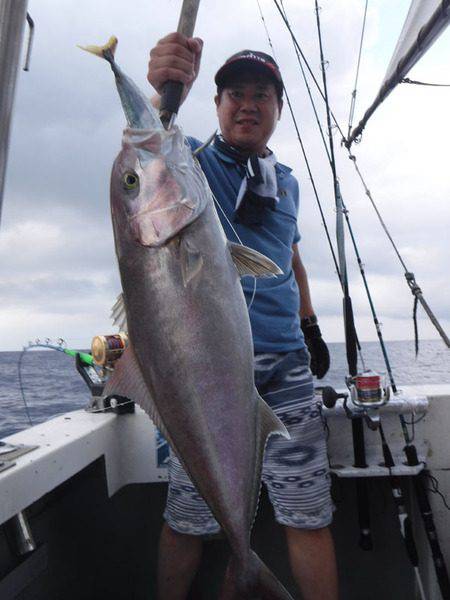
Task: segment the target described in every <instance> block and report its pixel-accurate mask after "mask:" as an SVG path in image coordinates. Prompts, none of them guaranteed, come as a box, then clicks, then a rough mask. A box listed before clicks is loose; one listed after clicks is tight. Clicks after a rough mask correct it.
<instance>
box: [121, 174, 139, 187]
mask: <svg viewBox="0 0 450 600" xmlns="http://www.w3.org/2000/svg"><path fill="white" fill-rule="evenodd" d="M122 184H123V187H124V188H125V189H126V190H135V189H136V188H137V187H138V185H139V177H138V176H137V175H136V173H134V172H133V171H127V172H126V173H125V174H124V175H123V176H122Z"/></svg>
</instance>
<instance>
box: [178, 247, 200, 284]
mask: <svg viewBox="0 0 450 600" xmlns="http://www.w3.org/2000/svg"><path fill="white" fill-rule="evenodd" d="M180 264H181V274H182V277H183V285H184V287H187V285H188V284H189V282H190V281H191V280H192V279H193V278H194V277H195V276H196V275H198V273H200V271H201V269H202V267H203V256H202V255H201V252H200V251H199V250H198V249H197V248H196V247H195V246H194V245H193V244H192V242H190V241H189V240H187V239H186V238H185V237H183V238H181V243H180Z"/></svg>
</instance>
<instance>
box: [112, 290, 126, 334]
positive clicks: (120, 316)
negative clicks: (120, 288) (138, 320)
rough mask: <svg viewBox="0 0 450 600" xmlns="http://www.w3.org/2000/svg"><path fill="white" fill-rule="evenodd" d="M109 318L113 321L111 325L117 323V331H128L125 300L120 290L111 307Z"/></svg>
mask: <svg viewBox="0 0 450 600" xmlns="http://www.w3.org/2000/svg"><path fill="white" fill-rule="evenodd" d="M111 319H112V321H113V325H117V327H118V328H119V331H123V332H124V333H128V323H127V313H126V310H125V302H124V299H123V293H122V292H121V293H120V294H119V295H118V296H117V300H116V301H115V303H114V306H113V307H112V309H111Z"/></svg>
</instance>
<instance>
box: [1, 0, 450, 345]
mask: <svg viewBox="0 0 450 600" xmlns="http://www.w3.org/2000/svg"><path fill="white" fill-rule="evenodd" d="M154 6H159V4H158V3H154ZM154 6H152V3H150V6H149V3H148V0H136V2H134V3H133V6H132V8H130V7H127V8H126V9H125V8H124V5H123V3H119V2H115V1H113V2H111V1H110V0H99V1H98V2H95V6H94V5H93V3H92V2H88V0H78V1H75V0H65V1H64V3H62V4H60V5H58V7H57V8H55V3H54V2H53V1H52V0H42V1H40V2H39V3H33V4H31V6H30V11H31V13H32V15H33V18H34V19H35V22H36V38H35V45H34V50H33V56H32V64H31V71H30V73H28V74H23V73H21V74H20V79H19V84H18V89H17V98H16V104H15V112H14V123H13V131H12V140H11V148H10V160H9V171H8V179H7V187H6V193H5V199H4V201H5V205H4V210H3V218H2V230H1V232H0V260H1V266H0V301H1V303H2V311H1V312H0V328H1V330H2V347H3V348H5V349H6V348H18V347H20V346H21V345H22V343H24V341H26V339H28V338H29V337H35V336H39V337H45V336H47V335H48V336H62V337H65V338H67V339H68V340H70V339H72V340H73V341H74V343H75V342H76V343H78V344H81V345H83V346H86V345H88V343H89V340H90V338H91V337H92V336H93V335H95V334H96V333H99V332H102V331H103V332H105V333H107V332H108V329H111V324H110V322H109V319H108V314H109V307H110V306H111V305H112V303H113V302H114V299H115V295H116V294H117V292H118V290H119V279H118V274H117V267H116V259H115V255H114V244H113V240H112V232H111V225H110V218H109V190H108V188H109V176H110V169H111V165H112V162H113V160H114V157H115V155H116V153H117V151H118V149H119V148H120V138H121V131H122V128H123V126H124V117H123V115H122V112H121V108H120V104H119V100H118V97H117V92H116V90H115V86H114V79H113V76H112V73H111V72H110V69H109V66H108V65H107V64H106V63H105V62H103V63H102V62H101V61H100V60H99V59H96V58H95V57H92V56H89V55H87V54H86V53H83V52H82V51H81V50H79V49H78V48H76V44H90V43H104V42H105V41H106V40H107V39H108V37H109V36H110V35H111V34H116V35H117V36H118V37H119V47H118V50H117V60H118V62H119V64H120V65H121V66H122V68H123V69H124V70H125V71H126V72H127V73H128V74H129V75H130V76H131V77H133V78H134V79H135V80H136V82H137V83H138V85H140V86H141V87H142V89H144V90H146V91H147V92H148V94H149V95H151V94H152V90H151V89H150V87H149V85H148V84H147V82H146V69H147V66H146V65H147V60H148V51H149V49H150V47H151V46H152V45H153V44H154V43H155V42H156V41H157V40H158V39H159V38H160V37H162V36H163V35H165V33H166V32H169V31H171V30H173V29H174V28H175V27H176V22H177V18H178V11H179V8H180V6H181V0H171V1H170V2H166V3H164V6H165V10H159V9H158V10H156V9H155V8H154ZM261 6H262V8H263V10H264V13H265V18H266V23H267V25H268V27H269V30H270V35H271V38H272V40H273V42H274V45H275V51H276V55H277V59H278V61H279V64H280V67H281V70H282V72H283V76H284V79H285V82H286V85H287V87H288V91H289V93H290V96H291V100H292V102H293V105H294V108H295V112H296V115H297V117H298V120H299V124H300V126H301V132H302V137H303V139H304V142H305V146H306V148H307V152H308V156H309V159H310V161H311V167H312V170H313V175H314V178H315V180H316V185H317V187H318V189H319V192H320V196H321V201H322V202H323V206H324V211H325V213H326V217H327V221H328V223H329V227H330V233H331V235H332V237H333V240H334V227H335V226H334V220H335V212H334V201H333V197H332V184H331V179H330V167H329V165H328V164H327V162H326V160H325V158H324V151H323V146H322V142H321V140H320V137H319V135H318V133H317V125H316V123H315V118H314V116H313V113H312V111H311V108H310V106H309V102H308V100H307V97H306V93H305V90H304V85H303V83H302V80H301V74H300V71H299V68H298V65H297V59H296V56H295V53H294V51H293V49H292V46H291V42H290V39H289V36H288V35H287V34H286V31H285V29H284V26H283V25H282V23H281V20H280V17H279V15H278V13H277V11H276V9H275V8H274V6H273V3H272V2H269V1H263V2H261ZM285 6H286V9H287V11H288V13H289V17H290V19H291V22H292V24H293V26H294V29H295V31H296V34H297V36H298V39H299V40H300V42H301V43H302V46H303V48H304V51H305V54H306V55H307V56H308V58H309V59H310V61H311V66H312V68H313V69H314V71H315V73H316V74H317V77H318V78H320V74H319V71H318V67H319V58H318V53H317V39H316V30H315V27H316V25H315V14H314V11H313V10H312V9H311V3H310V2H298V1H297V2H294V1H291V2H285ZM389 7H390V3H389V2H388V0H380V2H379V3H377V4H376V5H373V6H372V7H371V9H370V12H369V18H368V26H367V34H366V41H365V47H364V53H363V62H362V70H361V78H360V87H359V91H358V104H357V115H358V116H359V115H360V114H362V112H363V110H364V109H365V108H366V107H367V106H368V104H369V102H370V101H371V100H372V98H373V97H374V95H375V93H376V91H377V85H378V84H379V82H380V81H381V78H382V76H383V74H384V70H385V68H386V65H387V62H388V60H389V58H390V56H389V54H390V52H391V51H392V49H393V47H394V45H395V41H396V36H397V35H398V33H399V30H400V28H401V23H402V14H401V13H400V12H399V13H396V14H395V15H394V14H393V12H392V10H389ZM322 8H323V10H322V12H321V16H322V21H323V36H324V43H325V52H326V58H327V59H328V60H329V61H330V62H329V66H328V70H327V74H328V78H329V92H330V99H331V102H332V104H333V110H334V112H335V114H336V116H337V117H338V119H339V120H340V122H341V123H342V125H343V127H344V129H345V127H346V126H345V123H346V120H347V116H348V108H349V102H350V94H351V90H352V89H353V81H354V70H355V66H356V54H357V49H358V43H359V31H360V26H361V19H362V8H361V3H360V2H359V1H357V0H339V1H331V0H324V2H322ZM405 11H406V7H405V9H404V12H405ZM231 14H238V15H239V17H240V18H239V23H240V26H239V28H238V27H236V26H235V24H236V21H235V17H231V16H230V15H231ZM337 24H338V25H337ZM196 31H197V33H198V35H199V36H201V37H202V38H203V39H204V41H205V46H204V55H203V60H202V69H201V73H200V76H199V78H198V81H197V82H196V85H195V86H194V88H193V90H192V93H191V97H190V98H189V101H188V102H186V105H185V106H183V108H182V110H181V111H180V117H179V121H180V123H181V124H182V125H183V127H184V129H185V131H186V132H187V133H189V134H191V135H194V136H196V137H199V138H201V139H202V138H203V139H204V138H206V137H207V136H208V135H209V134H210V133H211V132H212V131H213V130H214V129H215V128H216V116H215V110H214V104H213V96H214V93H215V88H214V84H213V77H214V73H215V71H216V70H217V68H218V67H219V66H220V64H222V62H223V61H224V60H225V59H226V58H227V57H228V56H229V55H231V54H232V53H234V52H235V51H237V50H239V49H242V47H243V46H245V47H250V48H255V49H256V48H260V49H262V50H265V51H270V48H269V47H268V44H267V39H266V35H265V31H264V28H263V25H262V23H261V21H260V18H259V14H258V11H257V6H256V4H254V3H250V2H249V3H243V2H238V1H237V0H230V2H228V3H225V4H220V5H218V4H217V3H204V4H203V5H202V6H201V7H200V12H199V18H198V24H197V29H196ZM344 42H345V43H344ZM449 46H450V43H449V37H448V35H446V34H444V35H443V36H442V37H441V39H440V40H439V42H438V43H437V44H436V48H434V49H433V50H432V51H431V52H430V53H429V55H428V57H426V58H425V59H424V61H423V62H422V63H419V65H418V66H417V67H416V70H415V71H414V73H417V78H419V76H420V75H422V76H423V78H425V77H426V76H429V77H428V78H430V77H434V78H435V80H439V79H442V72H443V69H444V67H446V57H447V56H448V51H449ZM421 64H423V65H424V66H423V67H422V66H421ZM421 69H423V70H421ZM414 73H412V74H411V76H412V75H413V74H414ZM313 96H314V98H315V100H316V101H317V106H318V110H319V114H320V120H321V122H322V124H325V114H324V110H323V105H322V103H321V102H320V100H319V98H318V94H317V92H316V91H314V90H313ZM446 98H447V96H445V97H444V96H443V94H442V92H439V91H436V90H433V91H432V90H418V89H414V88H412V86H408V89H407V88H406V86H404V87H403V88H401V89H399V90H396V91H395V92H394V93H393V94H392V95H391V97H390V98H389V99H388V100H387V101H386V104H385V106H383V107H382V108H381V109H380V111H379V112H378V113H377V114H376V115H375V116H374V117H373V120H372V121H371V122H370V124H369V125H368V127H367V130H366V133H365V136H364V138H363V142H362V144H360V145H359V146H357V147H355V148H354V152H355V154H356V155H357V156H358V162H359V164H360V168H361V170H362V171H363V172H364V173H365V175H366V177H367V183H368V186H369V188H370V189H371V191H372V193H373V195H374V197H375V198H376V200H377V203H378V205H379V208H380V210H381V211H382V213H383V217H384V218H385V220H386V223H387V224H388V225H389V228H390V230H391V231H392V234H393V236H394V237H395V239H396V241H397V243H398V246H399V248H400V249H401V252H402V254H403V255H404V257H405V259H406V261H407V264H408V267H409V268H410V269H411V270H413V271H414V272H415V273H416V276H417V280H418V282H419V284H420V285H421V286H422V289H423V291H424V293H425V295H426V296H427V297H428V298H429V301H430V304H431V305H432V306H433V308H434V309H435V310H436V312H437V313H438V314H439V315H440V316H441V317H442V318H443V319H447V321H448V320H449V319H450V314H449V307H450V284H449V279H448V276H447V275H446V273H447V263H448V259H449V257H450V252H449V239H448V233H447V230H448V223H449V219H450V204H449V203H448V196H449V180H448V166H447V162H448V159H447V155H448V153H447V150H446V147H445V144H446V140H447V139H448V136H449V133H450V132H449V127H450V125H449V123H448V120H447V119H445V117H444V115H445V114H446V110H447V107H446V104H447V102H448V100H447V99H446ZM283 112H284V114H283V116H282V119H281V121H280V124H279V127H278V128H277V131H276V133H275V135H274V137H273V143H272V147H273V149H274V150H275V152H276V154H277V156H278V158H279V160H281V161H282V162H285V163H287V164H289V165H290V166H292V167H293V168H294V172H295V174H296V176H297V177H298V179H299V182H300V186H301V193H302V197H301V213H300V219H299V226H300V229H301V231H302V236H303V239H302V242H301V252H302V256H303V258H304V260H305V263H306V265H307V267H308V271H309V274H310V279H311V287H312V292H313V298H314V304H315V309H316V312H317V313H318V314H319V315H320V316H321V319H322V322H323V326H324V328H325V332H326V333H327V334H328V338H329V339H342V323H341V296H342V294H341V290H340V287H339V284H338V282H337V278H336V274H335V267H334V265H333V262H332V260H331V256H330V252H329V249H328V246H327V242H326V239H325V236H324V231H323V226H322V224H321V222H320V219H319V216H318V210H317V207H316V205H315V199H314V197H313V194H312V191H311V185H310V182H309V179H308V174H307V171H306V168H305V164H304V161H303V158H302V156H301V153H300V149H299V146H298V142H297V140H296V136H295V132H294V130H293V126H292V123H291V120H290V117H289V114H288V110H287V106H285V109H284V111H283ZM335 143H336V154H337V158H338V167H339V173H340V178H341V185H342V193H343V196H344V200H345V202H346V205H347V207H348V209H349V210H350V215H351V220H352V225H353V228H354V232H355V235H356V237H357V239H358V244H359V247H360V252H361V256H362V259H363V262H364V263H365V267H366V270H367V275H368V278H369V282H370V285H371V288H372V289H373V294H374V298H375V300H376V303H377V307H378V308H379V311H380V317H381V318H382V319H383V320H384V321H385V323H386V326H385V327H386V329H388V331H385V333H386V334H387V336H388V337H390V339H392V338H395V337H396V336H397V337H399V336H400V337H402V338H403V337H405V332H407V335H411V333H410V332H411V329H410V326H409V323H408V319H409V315H410V312H411V305H412V297H411V294H410V292H409V290H408V288H407V286H406V284H405V283H404V281H403V275H402V270H401V268H400V265H399V264H398V261H397V259H396V257H395V255H394V253H393V251H392V249H391V248H390V246H389V243H388V242H387V241H386V239H385V237H384V235H383V233H382V230H381V227H380V225H379V223H378V221H377V219H376V218H375V216H374V213H373V210H372V208H371V207H370V205H369V204H368V201H367V198H366V197H365V194H364V190H363V189H362V187H361V184H360V182H359V180H358V179H357V177H356V175H355V172H354V169H353V166H352V164H351V163H350V161H349V160H348V158H347V156H346V153H345V152H342V150H341V148H340V139H339V135H338V133H335ZM347 255H348V257H349V274H350V284H351V291H352V296H353V301H354V305H355V309H356V310H357V311H358V321H359V322H361V327H362V331H363V334H364V335H363V336H362V337H363V339H364V338H365V336H366V337H367V336H369V337H370V336H371V337H372V339H373V338H374V333H373V331H372V327H371V325H370V313H369V310H368V307H367V300H366V299H365V294H364V289H363V286H362V284H361V281H360V277H359V274H358V272H357V269H356V267H355V262H354V258H353V253H352V250H351V247H350V246H349V245H348V248H347ZM447 325H448V322H447ZM421 327H422V328H423V329H424V330H425V331H426V332H427V334H428V333H429V334H430V335H434V333H433V332H432V330H430V329H429V326H428V325H426V324H425V322H423V323H422V322H421Z"/></svg>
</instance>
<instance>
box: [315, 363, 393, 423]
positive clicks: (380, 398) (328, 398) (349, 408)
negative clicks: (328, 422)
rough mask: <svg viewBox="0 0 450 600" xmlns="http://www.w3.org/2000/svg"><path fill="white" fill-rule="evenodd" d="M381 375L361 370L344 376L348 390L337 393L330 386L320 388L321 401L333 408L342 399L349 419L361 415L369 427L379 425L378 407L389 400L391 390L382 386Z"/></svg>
mask: <svg viewBox="0 0 450 600" xmlns="http://www.w3.org/2000/svg"><path fill="white" fill-rule="evenodd" d="M383 379H384V378H383V376H382V375H380V374H378V373H375V371H363V372H362V373H359V374H358V375H355V376H354V377H351V376H349V377H346V379H345V383H346V385H347V387H348V390H349V391H348V392H344V393H341V394H338V393H337V392H336V390H335V389H334V388H332V387H330V386H326V387H324V388H323V389H322V402H323V404H324V406H325V407H326V408H330V409H331V408H334V407H335V406H336V402H337V401H338V400H339V399H342V400H343V402H342V406H343V408H344V411H345V413H346V415H347V417H348V418H349V419H357V418H361V417H363V418H364V419H365V420H366V423H367V425H368V427H369V428H370V429H373V430H375V429H378V427H379V425H380V413H379V410H378V409H379V408H381V407H382V406H384V405H385V404H387V403H388V402H389V399H390V397H391V390H390V388H389V387H385V386H384V381H383Z"/></svg>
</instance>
